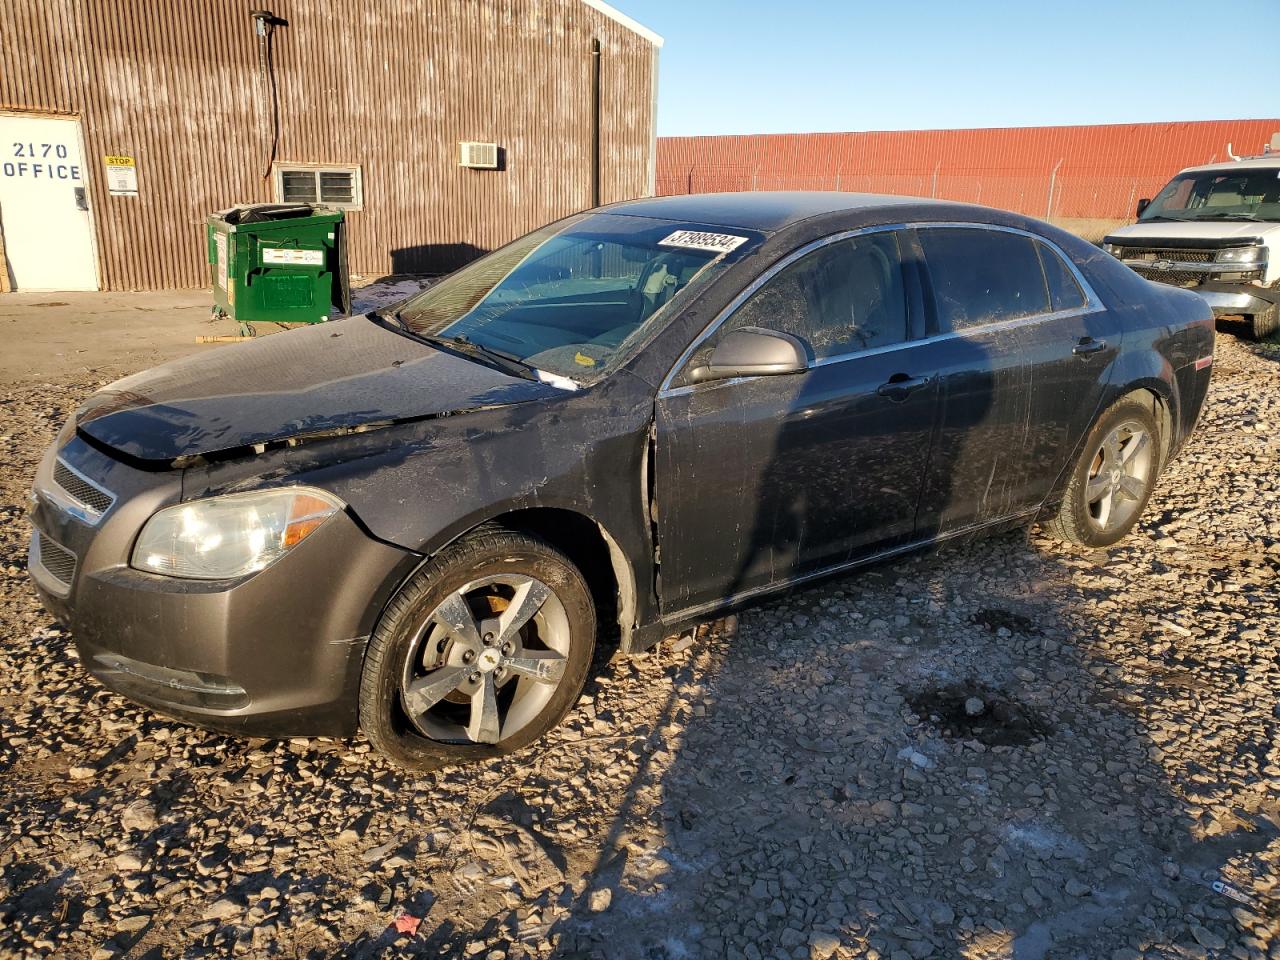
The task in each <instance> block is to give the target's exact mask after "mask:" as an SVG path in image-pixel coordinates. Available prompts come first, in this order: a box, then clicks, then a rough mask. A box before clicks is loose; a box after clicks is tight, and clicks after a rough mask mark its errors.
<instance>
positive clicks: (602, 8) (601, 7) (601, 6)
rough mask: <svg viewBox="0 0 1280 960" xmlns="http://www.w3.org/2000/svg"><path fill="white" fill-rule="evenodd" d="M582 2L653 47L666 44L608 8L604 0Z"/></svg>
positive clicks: (616, 11) (620, 12) (640, 25)
mask: <svg viewBox="0 0 1280 960" xmlns="http://www.w3.org/2000/svg"><path fill="white" fill-rule="evenodd" d="M582 2H583V3H585V4H586V5H587V6H588V7H590V8H591V9H593V10H596V11H599V12H600V13H603V14H604V15H605V16H606V17H608V18H609V19H610V20H612V21H614V22H615V23H620V24H622V25H623V26H624V27H626V28H627V29H628V30H630V31H631V32H632V33H637V34H639V35H640V36H642V37H644V38H645V39H646V40H648V41H649V42H650V43H652V44H653V45H654V46H655V47H660V46H662V45H663V43H665V42H666V41H665V40H663V39H662V37H661V36H660V35H658V34H656V33H654V32H653V31H652V30H650V29H649V28H648V27H646V26H645V25H644V24H642V23H640V22H639V21H636V20H632V19H631V18H630V17H628V16H627V15H626V14H625V13H623V12H622V11H621V10H615V9H614V8H613V7H611V6H609V4H607V3H605V2H604V0H582Z"/></svg>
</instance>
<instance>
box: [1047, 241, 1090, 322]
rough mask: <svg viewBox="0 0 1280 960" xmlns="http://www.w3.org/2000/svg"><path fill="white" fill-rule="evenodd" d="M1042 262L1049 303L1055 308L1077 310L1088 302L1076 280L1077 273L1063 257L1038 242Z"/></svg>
mask: <svg viewBox="0 0 1280 960" xmlns="http://www.w3.org/2000/svg"><path fill="white" fill-rule="evenodd" d="M1036 249H1037V250H1039V252H1040V262H1041V263H1042V264H1043V265H1044V279H1045V282H1046V283H1047V284H1048V285H1049V303H1050V305H1051V306H1052V307H1053V309H1054V310H1075V309H1077V308H1078V307H1083V306H1084V305H1085V303H1086V302H1087V301H1086V300H1085V296H1084V291H1083V290H1081V289H1080V284H1079V283H1077V282H1076V278H1075V274H1073V273H1072V272H1071V270H1070V269H1069V268H1068V267H1067V265H1066V264H1065V263H1063V262H1062V257H1060V256H1058V254H1056V253H1054V252H1053V251H1052V250H1050V249H1049V248H1048V247H1047V246H1045V245H1044V244H1043V243H1037V244H1036Z"/></svg>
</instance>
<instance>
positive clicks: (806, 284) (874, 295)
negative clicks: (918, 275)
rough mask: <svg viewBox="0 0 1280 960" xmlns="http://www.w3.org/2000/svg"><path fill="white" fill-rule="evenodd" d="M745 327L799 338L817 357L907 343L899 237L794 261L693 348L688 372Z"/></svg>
mask: <svg viewBox="0 0 1280 960" xmlns="http://www.w3.org/2000/svg"><path fill="white" fill-rule="evenodd" d="M742 327H763V328H764V329H766V330H776V331H779V332H780V333H789V334H791V335H792V336H795V337H798V338H800V339H801V340H802V341H804V342H805V343H806V344H807V345H808V347H809V349H810V350H811V351H812V353H813V357H814V359H815V360H823V359H826V358H830V357H837V356H841V355H843V354H849V353H856V352H858V351H861V350H871V349H874V348H876V347H886V346H891V345H892V344H895V343H901V342H902V341H903V340H905V339H906V338H907V296H906V287H905V284H904V282H903V277H902V257H901V255H900V252H899V249H898V237H897V234H895V233H873V234H865V235H863V236H858V237H850V238H849V239H847V240H838V241H836V242H834V243H829V244H827V245H825V246H822V247H819V248H818V249H817V250H814V251H813V252H812V253H809V254H806V255H805V256H803V257H801V258H800V259H798V260H796V261H795V262H794V263H791V264H788V265H787V266H786V267H784V268H783V269H782V270H780V271H779V272H778V273H777V275H775V276H774V277H772V278H770V279H769V281H768V282H767V283H765V284H764V286H762V287H761V288H760V289H759V290H757V291H756V292H755V293H753V294H752V295H751V296H750V297H749V298H748V299H747V300H746V301H745V302H744V303H743V304H742V305H741V306H740V307H738V309H737V310H735V311H734V313H733V315H732V316H731V317H730V318H729V319H728V320H726V321H725V322H724V324H722V325H721V326H720V328H719V329H718V330H717V331H716V333H715V334H714V335H713V336H712V337H710V338H709V339H708V341H707V342H706V343H705V344H703V345H702V346H700V347H699V349H698V350H696V351H695V353H694V356H693V358H692V359H691V361H690V363H689V364H688V365H687V367H686V369H687V370H692V369H695V368H696V367H698V366H701V365H704V364H705V363H706V362H707V358H708V357H709V356H710V354H711V352H712V351H713V350H714V349H715V346H716V344H717V343H719V342H720V340H721V339H722V338H723V337H724V336H725V335H726V334H728V333H730V332H731V331H733V330H738V329H741V328H742Z"/></svg>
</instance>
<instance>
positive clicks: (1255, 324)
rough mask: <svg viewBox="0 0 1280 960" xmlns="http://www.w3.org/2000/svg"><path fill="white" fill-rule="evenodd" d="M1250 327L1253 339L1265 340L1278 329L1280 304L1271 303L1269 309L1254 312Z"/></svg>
mask: <svg viewBox="0 0 1280 960" xmlns="http://www.w3.org/2000/svg"><path fill="white" fill-rule="evenodd" d="M1250 327H1251V331H1252V333H1253V339H1255V340H1265V339H1266V338H1267V337H1269V336H1271V335H1272V334H1273V333H1275V332H1276V331H1277V330H1280V304H1272V305H1271V308H1270V309H1268V310H1264V311H1262V312H1261V313H1255V314H1254V315H1253V318H1252V320H1251V321H1250Z"/></svg>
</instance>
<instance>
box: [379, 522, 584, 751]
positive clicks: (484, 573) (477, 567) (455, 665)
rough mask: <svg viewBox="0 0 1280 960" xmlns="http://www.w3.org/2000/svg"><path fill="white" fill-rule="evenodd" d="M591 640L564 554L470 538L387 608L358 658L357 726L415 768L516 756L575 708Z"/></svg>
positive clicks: (482, 536) (512, 538)
mask: <svg viewBox="0 0 1280 960" xmlns="http://www.w3.org/2000/svg"><path fill="white" fill-rule="evenodd" d="M595 636H596V618H595V608H594V606H593V605H592V600H591V591H590V590H589V589H588V587H587V584H586V581H585V580H584V579H583V577H582V574H581V573H580V572H579V571H578V569H577V568H576V567H575V566H574V565H573V564H572V563H571V562H570V561H569V559H568V558H567V557H565V556H564V554H562V553H560V552H559V551H558V550H556V549H555V548H554V547H552V546H551V545H549V544H547V543H545V542H543V541H541V540H538V539H536V538H534V537H530V536H526V535H524V534H519V533H515V532H512V531H508V530H503V529H499V528H487V529H482V530H478V531H476V532H475V533H472V534H470V535H468V536H466V537H464V538H463V539H462V540H459V541H458V542H457V543H456V544H454V545H453V546H451V547H449V548H448V549H446V550H444V551H442V552H441V553H440V554H439V556H437V557H435V558H433V559H432V560H430V561H429V562H427V563H426V564H425V565H424V566H423V567H422V568H421V569H419V570H418V571H417V572H416V573H415V574H414V575H413V576H412V577H410V578H409V580H408V581H407V582H406V583H405V584H404V586H403V587H401V589H400V591H399V592H398V593H397V594H396V596H395V597H394V598H393V599H392V600H391V602H390V603H388V604H387V608H386V610H385V611H384V612H383V615H382V619H381V621H380V622H379V623H378V626H377V629H376V630H375V631H374V633H373V636H372V637H371V638H370V639H369V649H368V653H367V655H366V657H365V665H364V673H363V675H362V677H361V684H360V728H361V730H362V731H363V732H364V734H365V736H367V737H368V738H369V742H370V743H372V744H373V746H374V747H375V748H376V749H378V750H379V751H380V752H382V753H383V754H384V755H386V756H387V757H389V758H390V759H392V760H394V761H396V762H397V763H399V764H402V765H404V766H407V767H416V768H420V769H428V768H433V767H439V766H441V765H444V764H448V763H458V762H465V761H472V760H484V759H488V758H491V757H498V756H501V755H503V754H506V753H510V752H511V751H513V750H518V749H519V748H521V747H523V746H526V745H528V744H530V743H532V742H533V741H534V740H537V739H538V738H539V737H541V736H542V735H543V734H544V733H546V732H547V731H548V730H550V729H551V728H552V727H554V726H555V725H556V724H557V723H559V722H560V720H561V719H562V718H563V717H564V715H565V714H566V713H568V711H569V708H570V707H571V706H573V704H574V702H575V701H576V700H577V698H578V694H579V693H581V691H582V685H583V682H584V681H585V680H586V676H587V670H588V668H589V666H590V664H591V657H592V653H593V651H594V649H595Z"/></svg>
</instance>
